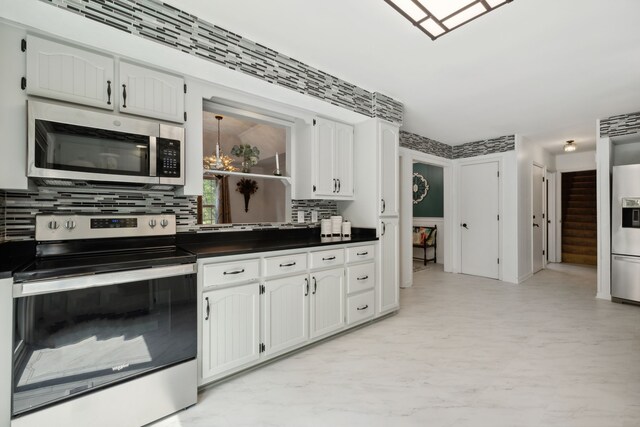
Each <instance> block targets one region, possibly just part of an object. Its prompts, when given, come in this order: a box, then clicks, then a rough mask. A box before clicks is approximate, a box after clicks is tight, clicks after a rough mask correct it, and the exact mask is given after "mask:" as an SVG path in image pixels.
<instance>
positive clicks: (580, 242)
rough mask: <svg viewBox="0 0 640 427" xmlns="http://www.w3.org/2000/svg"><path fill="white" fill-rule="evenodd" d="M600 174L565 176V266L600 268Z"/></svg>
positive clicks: (585, 172)
mask: <svg viewBox="0 0 640 427" xmlns="http://www.w3.org/2000/svg"><path fill="white" fill-rule="evenodd" d="M596 224H597V210H596V171H594V170H593V171H581V172H569V173H563V174H562V262H568V263H572V264H586V265H596V264H597V237H596Z"/></svg>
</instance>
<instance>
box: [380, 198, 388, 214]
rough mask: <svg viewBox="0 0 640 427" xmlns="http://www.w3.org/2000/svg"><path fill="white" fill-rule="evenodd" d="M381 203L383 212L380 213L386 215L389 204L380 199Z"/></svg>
mask: <svg viewBox="0 0 640 427" xmlns="http://www.w3.org/2000/svg"><path fill="white" fill-rule="evenodd" d="M380 201H381V202H382V212H380V213H384V211H386V210H387V203H386V202H385V201H384V199H380Z"/></svg>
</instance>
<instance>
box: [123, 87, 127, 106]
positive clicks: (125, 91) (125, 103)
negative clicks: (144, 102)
mask: <svg viewBox="0 0 640 427" xmlns="http://www.w3.org/2000/svg"><path fill="white" fill-rule="evenodd" d="M122 108H127V85H122Z"/></svg>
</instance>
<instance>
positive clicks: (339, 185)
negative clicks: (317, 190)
mask: <svg viewBox="0 0 640 427" xmlns="http://www.w3.org/2000/svg"><path fill="white" fill-rule="evenodd" d="M337 181H338V193H339V192H340V188H341V187H342V185H341V184H340V178H338V180H337Z"/></svg>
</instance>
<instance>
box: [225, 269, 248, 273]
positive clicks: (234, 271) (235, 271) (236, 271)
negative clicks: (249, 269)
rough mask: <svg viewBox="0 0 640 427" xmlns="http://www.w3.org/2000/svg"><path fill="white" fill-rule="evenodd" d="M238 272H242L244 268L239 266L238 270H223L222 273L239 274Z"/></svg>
mask: <svg viewBox="0 0 640 427" xmlns="http://www.w3.org/2000/svg"><path fill="white" fill-rule="evenodd" d="M240 273H244V268H241V269H240V270H233V271H225V272H224V273H222V274H240Z"/></svg>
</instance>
